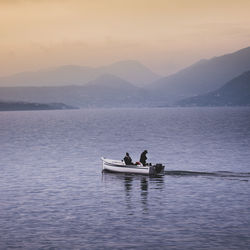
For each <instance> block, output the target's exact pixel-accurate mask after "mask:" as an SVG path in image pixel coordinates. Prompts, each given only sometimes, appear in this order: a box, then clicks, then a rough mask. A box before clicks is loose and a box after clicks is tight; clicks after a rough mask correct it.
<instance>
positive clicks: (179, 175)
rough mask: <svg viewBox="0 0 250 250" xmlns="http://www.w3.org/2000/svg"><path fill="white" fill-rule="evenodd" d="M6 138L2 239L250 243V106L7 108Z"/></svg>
mask: <svg viewBox="0 0 250 250" xmlns="http://www.w3.org/2000/svg"><path fill="white" fill-rule="evenodd" d="M0 147H1V150H0V171H1V172H0V173H1V174H0V249H10V248H21V249H249V245H250V216H249V214H250V198H249V197H250V196H249V192H250V108H183V109H182V108H180V109H179V108H168V109H134V110H133V109H110V110H105V109H96V110H74V111H38V112H37V111H35V112H34V111H33V112H32V111H30V112H26V111H25V112H1V113H0ZM144 149H147V150H148V152H149V153H148V158H149V159H148V160H149V161H150V162H154V163H155V162H164V163H165V164H166V173H165V176H163V177H158V178H153V177H147V176H138V175H137V176H136V175H125V174H109V173H104V174H102V172H101V161H100V157H101V156H104V157H107V158H113V159H121V158H123V156H124V154H125V152H129V153H130V155H131V156H132V159H133V160H134V161H137V160H138V159H139V154H140V153H141V152H142V151H143V150H144Z"/></svg>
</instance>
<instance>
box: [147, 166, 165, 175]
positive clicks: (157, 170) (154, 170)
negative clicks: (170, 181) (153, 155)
mask: <svg viewBox="0 0 250 250" xmlns="http://www.w3.org/2000/svg"><path fill="white" fill-rule="evenodd" d="M164 169H165V166H164V165H162V164H161V163H157V164H155V165H153V166H150V169H149V174H150V175H164Z"/></svg>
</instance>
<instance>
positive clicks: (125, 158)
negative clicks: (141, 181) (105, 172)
mask: <svg viewBox="0 0 250 250" xmlns="http://www.w3.org/2000/svg"><path fill="white" fill-rule="evenodd" d="M123 160H124V162H125V164H126V165H133V162H132V159H131V157H130V156H129V153H126V156H125V157H124V158H123Z"/></svg>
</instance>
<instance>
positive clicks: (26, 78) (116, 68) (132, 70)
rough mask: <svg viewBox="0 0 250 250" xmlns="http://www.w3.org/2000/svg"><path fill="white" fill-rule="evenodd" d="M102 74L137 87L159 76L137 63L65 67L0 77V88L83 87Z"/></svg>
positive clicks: (123, 62)
mask: <svg viewBox="0 0 250 250" xmlns="http://www.w3.org/2000/svg"><path fill="white" fill-rule="evenodd" d="M103 74H112V75H114V76H118V77H120V78H123V79H124V80H126V81H129V82H133V83H134V84H135V85H137V86H142V85H144V84H148V83H149V82H152V81H155V80H156V79H159V78H160V76H158V75H157V74H155V73H153V72H152V71H151V70H150V69H148V68H147V67H145V66H144V65H142V64H141V63H139V62H137V61H121V62H117V63H113V64H111V65H108V66H104V67H99V68H92V67H83V66H76V65H65V66H61V67H57V68H51V69H47V70H40V71H35V72H22V73H18V74H14V75H10V76H7V77H0V86H5V87H11V86H13V87H15V86H67V85H84V84H86V83H88V82H89V81H92V80H95V79H96V78H98V77H99V76H101V75H103Z"/></svg>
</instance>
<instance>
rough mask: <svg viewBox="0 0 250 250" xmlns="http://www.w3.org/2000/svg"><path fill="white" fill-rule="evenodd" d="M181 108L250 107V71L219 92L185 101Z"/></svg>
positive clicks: (230, 82) (181, 102) (181, 103)
mask: <svg viewBox="0 0 250 250" xmlns="http://www.w3.org/2000/svg"><path fill="white" fill-rule="evenodd" d="M177 104H178V105H180V106H249V105H250V71H247V72H244V73H243V74H241V75H240V76H238V77H236V78H234V79H232V80H231V81H229V82H228V83H226V84H225V85H224V86H222V87H221V88H219V89H218V90H215V91H212V92H210V93H208V94H205V95H199V96H195V97H191V98H188V99H184V100H182V101H180V102H178V103H177Z"/></svg>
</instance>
